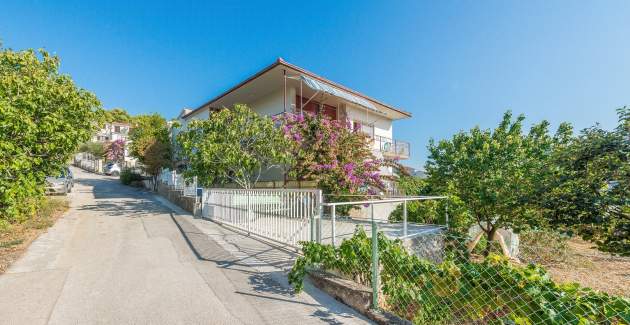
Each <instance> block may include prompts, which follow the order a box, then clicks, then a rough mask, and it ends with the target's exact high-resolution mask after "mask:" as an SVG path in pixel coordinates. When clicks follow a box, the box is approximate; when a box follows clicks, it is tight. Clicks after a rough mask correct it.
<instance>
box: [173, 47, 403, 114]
mask: <svg viewBox="0 0 630 325" xmlns="http://www.w3.org/2000/svg"><path fill="white" fill-rule="evenodd" d="M277 66H284V67H286V68H288V69H291V70H294V71H297V72H299V73H301V74H304V75H306V76H309V77H311V78H314V79H316V80H319V81H321V82H324V83H326V84H329V85H331V86H333V87H336V88H339V89H342V90H344V91H346V92H349V93H351V94H353V95H355V96H358V97H361V98H363V99H365V100H368V101H370V102H372V103H375V104H378V105H380V106H383V107H386V108H388V109H391V110H393V111H395V112H398V113H399V114H401V115H403V116H406V117H411V113H409V112H407V111H404V110H402V109H400V108H396V107H394V106H391V105H389V104H385V103H383V102H381V101H379V100H376V99H374V98H371V97H368V96H366V95H364V94H362V93H360V92H358V91H355V90H352V89H350V88H348V87H346V86H343V85H340V84H338V83H336V82H333V81H330V80H328V79H326V78H324V77H321V76H319V75H316V74H314V73H312V72H310V71H308V70H306V69H303V68H301V67H298V66H296V65H293V64H291V63H288V62H286V61H284V60H283V59H282V58H278V59H277V60H276V61H275V62H274V63H272V64H270V65H269V66H267V67H265V68H264V69H262V70H260V71H258V72H257V73H255V74H254V75H252V76H250V77H249V78H247V79H245V80H243V81H242V82H240V83H238V84H237V85H235V86H234V87H232V88H230V89H228V90H227V91H225V92H223V93H221V94H220V95H218V96H216V97H214V98H212V99H211V100H209V101H207V102H205V103H204V104H203V105H201V106H199V107H197V108H196V109H194V110H192V111H190V112H187V113H185V114H184V115H183V116H181V118H186V117H188V116H191V115H194V114H195V113H197V112H199V111H200V110H202V109H204V108H206V107H208V106H209V105H211V104H212V103H213V102H216V101H218V100H219V99H221V98H223V97H225V96H227V95H228V94H230V93H232V92H234V91H236V90H237V89H239V88H241V87H243V86H244V85H246V84H248V83H249V82H251V81H253V80H255V79H257V78H258V77H260V76H262V75H263V74H265V73H266V72H268V71H270V70H272V69H273V68H275V67H277Z"/></svg>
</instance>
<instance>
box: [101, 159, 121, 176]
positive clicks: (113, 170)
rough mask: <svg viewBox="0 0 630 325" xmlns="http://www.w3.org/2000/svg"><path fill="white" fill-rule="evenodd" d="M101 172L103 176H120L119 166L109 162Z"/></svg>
mask: <svg viewBox="0 0 630 325" xmlns="http://www.w3.org/2000/svg"><path fill="white" fill-rule="evenodd" d="M103 171H104V172H105V175H110V176H120V165H118V163H115V162H109V163H107V164H106V165H105V168H103Z"/></svg>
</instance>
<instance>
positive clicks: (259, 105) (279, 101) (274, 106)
mask: <svg viewBox="0 0 630 325" xmlns="http://www.w3.org/2000/svg"><path fill="white" fill-rule="evenodd" d="M246 104H247V105H248V106H249V108H251V109H252V110H254V111H255V112H256V113H258V114H260V115H267V116H273V115H276V114H279V113H282V112H283V111H284V89H279V90H278V91H274V92H272V93H270V94H267V95H265V96H263V97H261V98H258V99H257V100H255V101H252V102H250V103H246ZM294 104H295V88H287V111H288V112H290V111H291V105H294Z"/></svg>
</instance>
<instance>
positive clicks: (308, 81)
mask: <svg viewBox="0 0 630 325" xmlns="http://www.w3.org/2000/svg"><path fill="white" fill-rule="evenodd" d="M300 78H301V79H302V81H303V82H304V84H305V85H306V86H308V87H309V88H311V89H313V90H315V91H321V92H324V93H327V94H329V95H333V96H336V97H339V98H342V99H345V100H347V101H349V102H351V103H354V104H357V105H360V106H363V107H365V108H367V109H369V110H371V111H373V112H377V113H380V114H385V113H384V112H382V111H380V110H379V109H377V108H376V106H374V104H372V103H371V102H369V101H367V100H365V99H363V98H361V97H359V96H355V95H353V94H351V93H349V92H347V91H344V90H341V89H337V88H335V87H333V86H330V85H328V84H326V83H323V82H321V81H319V80H316V79H313V78H310V77H307V76H304V75H301V76H300Z"/></svg>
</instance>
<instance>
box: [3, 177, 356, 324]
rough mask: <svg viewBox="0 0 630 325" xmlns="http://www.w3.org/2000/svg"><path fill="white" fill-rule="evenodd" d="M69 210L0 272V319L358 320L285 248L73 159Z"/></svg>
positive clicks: (67, 321) (25, 321)
mask: <svg viewBox="0 0 630 325" xmlns="http://www.w3.org/2000/svg"><path fill="white" fill-rule="evenodd" d="M73 171H74V173H75V178H77V180H76V185H75V188H74V190H73V193H71V194H70V195H69V199H70V200H71V209H70V211H69V212H68V213H67V214H66V215H65V216H64V217H63V218H61V219H60V220H59V221H58V222H57V223H56V224H55V225H54V226H53V227H52V228H50V230H49V231H48V232H47V233H45V234H43V235H42V236H40V238H38V239H37V240H36V241H35V242H33V244H32V245H31V247H29V249H28V250H27V252H26V254H25V255H24V256H23V257H22V258H21V259H20V260H18V261H17V262H16V263H14V264H13V265H12V266H11V267H10V268H9V270H8V271H7V273H5V274H3V275H0V324H308V323H328V324H342V323H343V324H345V323H366V322H367V321H366V320H365V319H364V318H363V317H361V316H359V315H357V314H356V313H355V312H354V311H353V310H352V309H350V308H348V307H347V306H345V305H343V304H341V303H339V302H337V301H335V300H334V299H332V298H330V297H329V296H327V295H325V294H323V293H322V292H320V291H319V290H317V289H316V288H313V287H311V286H307V290H306V292H304V293H302V294H300V295H293V294H292V292H291V290H290V288H289V286H288V284H287V283H286V270H287V268H288V267H289V266H290V265H291V260H292V258H293V255H292V254H290V253H288V252H285V251H282V250H278V249H276V248H273V247H271V246H268V245H265V244H263V243H260V242H258V241H255V240H253V239H251V238H248V237H245V236H243V235H240V234H237V233H233V232H231V231H229V230H226V229H224V228H221V227H219V226H218V225H216V224H213V223H211V222H209V221H202V220H198V219H193V218H192V217H191V216H190V215H188V214H186V213H184V212H182V211H181V210H178V209H177V208H176V207H173V206H171V205H169V204H168V203H167V202H164V200H162V199H159V198H157V197H156V196H154V195H153V194H151V193H149V192H146V191H142V190H138V189H134V188H130V187H126V186H123V185H121V184H120V183H119V181H118V180H117V179H114V178H111V177H107V176H99V175H95V174H91V173H86V172H83V171H81V170H78V169H74V170H73Z"/></svg>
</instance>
